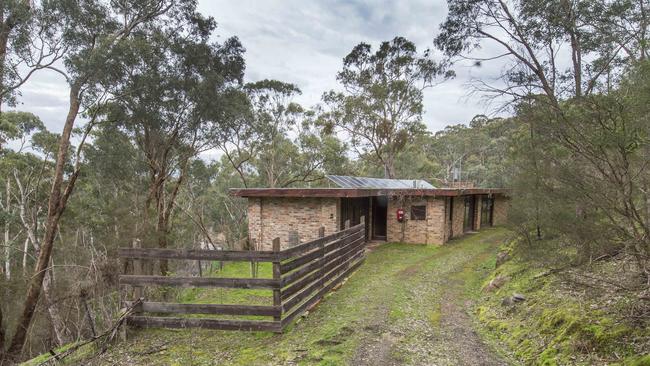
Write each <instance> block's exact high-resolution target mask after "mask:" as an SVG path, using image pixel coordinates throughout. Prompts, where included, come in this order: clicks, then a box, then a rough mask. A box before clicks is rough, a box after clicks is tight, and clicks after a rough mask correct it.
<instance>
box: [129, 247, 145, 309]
mask: <svg viewBox="0 0 650 366" xmlns="http://www.w3.org/2000/svg"><path fill="white" fill-rule="evenodd" d="M140 246H141V245H140V240H138V239H135V240H133V248H140ZM132 261H133V274H134V275H139V274H143V273H142V260H140V259H133V260H132ZM142 295H143V291H142V287H141V286H133V301H136V300H138V299H139V298H141V297H142Z"/></svg>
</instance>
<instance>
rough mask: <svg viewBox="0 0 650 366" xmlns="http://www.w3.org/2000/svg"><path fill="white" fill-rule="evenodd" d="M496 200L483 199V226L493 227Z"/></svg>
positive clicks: (486, 197)
mask: <svg viewBox="0 0 650 366" xmlns="http://www.w3.org/2000/svg"><path fill="white" fill-rule="evenodd" d="M493 212H494V198H492V197H488V196H483V197H482V199H481V226H492V214H493Z"/></svg>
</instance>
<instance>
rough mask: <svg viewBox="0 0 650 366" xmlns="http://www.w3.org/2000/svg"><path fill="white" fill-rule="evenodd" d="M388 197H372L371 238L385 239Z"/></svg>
mask: <svg viewBox="0 0 650 366" xmlns="http://www.w3.org/2000/svg"><path fill="white" fill-rule="evenodd" d="M387 214H388V197H385V196H380V197H372V239H373V240H386V219H387Z"/></svg>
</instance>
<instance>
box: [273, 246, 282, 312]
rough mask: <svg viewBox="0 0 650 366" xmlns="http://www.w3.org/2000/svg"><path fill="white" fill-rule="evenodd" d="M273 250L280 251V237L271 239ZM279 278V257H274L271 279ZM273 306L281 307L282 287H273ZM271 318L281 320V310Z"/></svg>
mask: <svg viewBox="0 0 650 366" xmlns="http://www.w3.org/2000/svg"><path fill="white" fill-rule="evenodd" d="M273 252H274V253H276V254H277V253H279V252H280V238H275V239H273ZM281 278H282V272H281V271H280V258H276V259H275V260H274V261H273V279H274V280H277V281H280V280H281ZM273 306H276V307H279V308H282V289H280V288H277V289H273ZM273 320H274V321H276V322H281V321H282V311H280V315H276V316H274V317H273Z"/></svg>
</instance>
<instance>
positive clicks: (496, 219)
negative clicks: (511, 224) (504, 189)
mask: <svg viewBox="0 0 650 366" xmlns="http://www.w3.org/2000/svg"><path fill="white" fill-rule="evenodd" d="M509 207H510V200H509V199H508V198H507V197H504V196H495V197H494V211H493V214H492V215H493V216H492V223H493V224H494V225H495V226H496V225H505V224H506V223H507V222H508V208H509Z"/></svg>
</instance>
